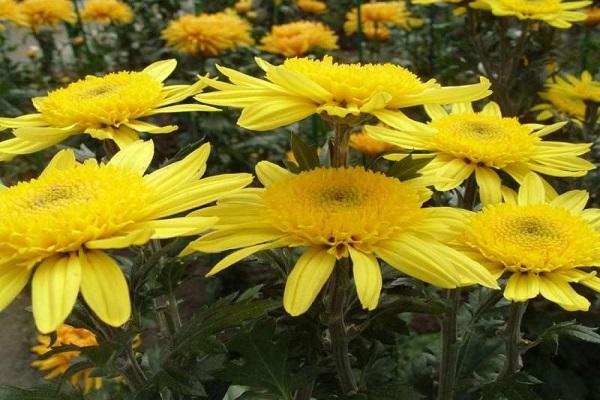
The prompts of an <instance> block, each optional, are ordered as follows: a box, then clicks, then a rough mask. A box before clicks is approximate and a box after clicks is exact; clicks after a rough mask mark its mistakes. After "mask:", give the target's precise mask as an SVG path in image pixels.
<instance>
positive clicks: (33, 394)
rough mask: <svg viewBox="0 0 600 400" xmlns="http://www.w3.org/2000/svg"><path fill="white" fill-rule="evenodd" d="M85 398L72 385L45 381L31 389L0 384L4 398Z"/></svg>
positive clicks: (65, 399)
mask: <svg viewBox="0 0 600 400" xmlns="http://www.w3.org/2000/svg"><path fill="white" fill-rule="evenodd" d="M61 389H62V390H61ZM83 398H84V397H83V395H82V394H80V393H78V392H77V391H75V390H73V388H72V387H71V386H70V385H62V386H61V385H59V384H56V383H44V384H41V385H37V386H34V387H32V388H30V389H21V388H17V387H14V386H0V399H2V400H82V399H83Z"/></svg>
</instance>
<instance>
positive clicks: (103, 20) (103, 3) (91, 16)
mask: <svg viewBox="0 0 600 400" xmlns="http://www.w3.org/2000/svg"><path fill="white" fill-rule="evenodd" d="M81 19H83V20H84V21H86V22H96V23H98V24H111V23H112V24H128V23H130V22H131V21H133V11H132V10H131V7H129V5H128V4H127V3H123V2H122V1H120V0H87V1H86V2H85V5H84V6H83V9H82V10H81Z"/></svg>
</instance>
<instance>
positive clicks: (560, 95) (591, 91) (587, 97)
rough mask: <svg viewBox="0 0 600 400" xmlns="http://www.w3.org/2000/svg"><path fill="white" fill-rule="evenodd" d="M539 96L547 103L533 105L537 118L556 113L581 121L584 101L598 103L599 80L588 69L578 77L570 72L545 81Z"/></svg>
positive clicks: (549, 116) (546, 117) (543, 118)
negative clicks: (565, 75) (564, 76)
mask: <svg viewBox="0 0 600 400" xmlns="http://www.w3.org/2000/svg"><path fill="white" fill-rule="evenodd" d="M540 97H541V98H542V99H544V100H546V101H547V102H548V103H542V104H538V105H536V106H535V107H533V110H534V111H539V112H540V113H539V114H538V116H537V119H538V120H545V119H549V118H552V117H553V116H554V114H558V115H559V116H566V117H568V118H572V119H573V120H575V121H583V120H584V118H585V109H586V104H585V103H586V102H587V101H591V102H596V103H600V82H599V81H596V80H594V78H593V77H592V74H590V73H589V72H588V71H583V72H582V73H581V77H580V78H577V77H576V76H574V75H570V74H569V75H567V77H566V79H563V78H561V77H560V76H556V77H553V78H551V79H549V80H548V81H547V82H546V87H545V89H544V91H543V92H541V93H540Z"/></svg>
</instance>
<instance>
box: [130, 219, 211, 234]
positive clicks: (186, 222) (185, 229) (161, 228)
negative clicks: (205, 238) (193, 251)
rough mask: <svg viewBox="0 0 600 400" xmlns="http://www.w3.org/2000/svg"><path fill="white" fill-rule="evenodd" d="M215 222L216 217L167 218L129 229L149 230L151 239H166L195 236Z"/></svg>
mask: <svg viewBox="0 0 600 400" xmlns="http://www.w3.org/2000/svg"><path fill="white" fill-rule="evenodd" d="M217 221H219V218H216V217H181V218H169V219H161V220H156V221H149V222H142V223H138V224H134V225H132V226H131V227H130V228H129V229H136V230H137V229H143V230H149V231H150V232H153V233H152V236H151V239H168V238H172V237H178V236H191V235H197V234H199V233H202V232H204V231H206V230H207V229H208V228H210V227H212V226H214V225H215V224H216V223H217Z"/></svg>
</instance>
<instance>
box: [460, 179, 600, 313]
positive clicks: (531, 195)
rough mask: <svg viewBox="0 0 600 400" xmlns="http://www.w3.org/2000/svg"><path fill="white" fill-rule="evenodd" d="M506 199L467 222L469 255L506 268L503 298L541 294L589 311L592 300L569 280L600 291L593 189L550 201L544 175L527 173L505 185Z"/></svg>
mask: <svg viewBox="0 0 600 400" xmlns="http://www.w3.org/2000/svg"><path fill="white" fill-rule="evenodd" d="M504 196H505V202H504V203H500V204H494V205H490V206H487V207H485V208H484V209H483V211H481V212H478V213H476V214H474V215H473V216H472V217H471V218H470V220H469V222H468V224H467V225H466V229H465V233H464V238H463V240H464V242H465V243H466V245H468V246H469V247H470V252H468V251H466V250H465V251H466V252H467V254H469V255H470V256H472V257H473V258H474V259H476V260H478V261H479V262H481V263H482V264H483V265H486V266H487V268H488V269H489V270H490V272H492V273H494V274H495V275H497V276H500V275H502V274H504V273H506V274H507V275H508V276H509V278H508V281H507V282H506V289H505V290H504V297H506V298H507V299H509V300H512V301H516V302H522V301H527V300H529V299H532V298H534V297H536V296H537V295H538V294H541V295H542V296H543V297H545V298H546V299H548V300H550V301H552V302H554V303H557V304H558V305H560V306H561V307H563V308H564V309H567V310H570V311H575V310H587V309H588V308H589V306H590V302H589V301H588V300H587V299H586V298H585V297H583V296H581V295H579V294H577V292H575V290H573V288H572V287H571V285H570V283H581V284H583V285H585V286H588V287H590V288H592V289H594V290H595V291H598V292H600V278H597V277H596V276H595V275H596V272H595V271H594V272H589V273H588V272H584V271H583V270H582V269H581V268H582V267H592V266H600V232H599V230H600V223H599V221H600V210H599V209H595V208H593V209H587V210H584V207H585V205H586V203H587V201H588V198H589V194H588V192H586V191H584V190H573V191H570V192H566V193H564V194H562V195H560V196H558V197H556V198H554V199H553V200H551V201H548V200H549V199H548V198H547V196H546V195H545V188H544V184H543V182H542V180H541V179H540V178H539V176H537V175H535V174H528V175H527V176H526V177H525V179H524V181H523V184H522V185H521V187H520V189H519V193H518V194H517V193H515V192H513V191H512V190H510V189H507V188H505V189H504Z"/></svg>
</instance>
